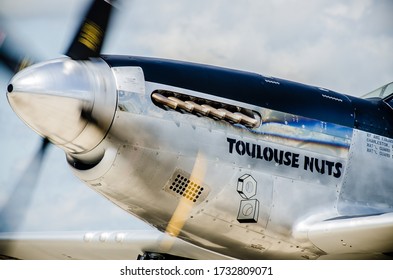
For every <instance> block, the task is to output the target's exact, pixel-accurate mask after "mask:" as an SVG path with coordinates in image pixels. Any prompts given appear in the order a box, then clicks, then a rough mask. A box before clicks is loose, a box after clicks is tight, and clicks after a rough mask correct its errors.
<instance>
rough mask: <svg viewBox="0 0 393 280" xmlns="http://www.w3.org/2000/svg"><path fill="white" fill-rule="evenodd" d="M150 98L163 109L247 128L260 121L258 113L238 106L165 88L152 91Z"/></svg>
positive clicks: (257, 124)
mask: <svg viewBox="0 0 393 280" xmlns="http://www.w3.org/2000/svg"><path fill="white" fill-rule="evenodd" d="M151 98H152V100H153V102H154V103H155V104H156V105H157V106H160V107H162V108H164V109H172V110H176V111H179V112H182V113H189V114H193V115H198V116H205V117H210V118H213V119H215V120H223V121H227V122H229V123H232V124H241V125H244V126H246V127H249V128H254V127H257V126H259V125H260V123H261V118H260V116H259V114H258V113H256V112H254V111H252V110H249V109H245V108H242V107H239V106H234V105H230V104H225V103H220V102H217V101H212V100H207V99H203V98H199V97H195V96H190V95H185V94H180V93H176V92H172V91H166V90H157V91H155V92H153V94H152V95H151Z"/></svg>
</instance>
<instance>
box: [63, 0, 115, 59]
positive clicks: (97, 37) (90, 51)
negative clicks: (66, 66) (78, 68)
mask: <svg viewBox="0 0 393 280" xmlns="http://www.w3.org/2000/svg"><path fill="white" fill-rule="evenodd" d="M111 2H113V1H109V0H94V1H93V2H92V4H91V6H90V8H89V9H88V11H87V13H86V16H85V18H84V20H83V21H82V23H81V25H80V27H79V29H78V31H77V33H76V34H75V37H74V40H73V41H72V43H71V45H70V47H69V49H68V51H67V52H66V55H67V56H69V57H71V58H72V59H74V60H86V59H88V58H89V57H98V56H99V55H100V52H101V48H102V45H103V42H104V37H105V33H106V29H107V27H108V23H109V19H110V16H111V11H112V4H111Z"/></svg>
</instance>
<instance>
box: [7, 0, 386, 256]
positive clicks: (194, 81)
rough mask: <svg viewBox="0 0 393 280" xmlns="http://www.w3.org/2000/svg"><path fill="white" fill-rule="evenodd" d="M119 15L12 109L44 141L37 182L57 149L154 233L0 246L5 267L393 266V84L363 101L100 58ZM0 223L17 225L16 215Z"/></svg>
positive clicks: (16, 86)
mask: <svg viewBox="0 0 393 280" xmlns="http://www.w3.org/2000/svg"><path fill="white" fill-rule="evenodd" d="M111 9H112V5H111V4H110V3H109V2H108V1H103V0H95V1H93V2H92V4H91V6H90V8H89V9H88V12H87V14H86V17H85V19H84V20H83V21H82V23H81V26H80V28H79V29H78V31H77V33H76V36H75V38H74V39H73V40H72V43H71V44H70V46H69V48H68V51H67V52H66V56H67V57H66V58H59V59H56V60H50V61H45V62H41V63H37V64H34V65H32V66H30V67H27V68H24V66H23V67H22V68H24V69H23V70H21V71H18V73H16V74H15V76H14V77H13V78H12V79H11V81H10V83H9V85H8V87H7V97H8V100H9V103H10V105H11V107H12V108H13V110H14V111H15V113H16V114H17V115H18V116H19V117H20V118H21V119H22V120H23V121H24V122H25V123H26V124H27V125H28V126H30V127H31V128H32V129H33V130H34V131H35V132H37V133H38V134H39V135H41V136H42V137H43V139H44V141H43V144H42V147H41V149H40V150H39V151H38V152H37V157H36V158H35V160H36V161H35V162H34V163H32V164H31V165H32V167H34V168H35V169H34V172H35V173H37V172H39V167H40V163H41V161H42V158H43V156H44V153H45V151H46V149H47V146H48V142H51V143H52V144H54V145H55V146H57V147H59V148H60V149H62V150H64V152H65V154H66V159H67V162H68V164H69V166H70V169H71V170H72V172H73V173H74V174H75V176H77V177H78V178H79V179H80V180H82V181H83V182H84V183H85V184H86V185H87V186H88V187H90V188H92V189H93V190H95V191H96V192H97V193H98V194H101V195H102V196H104V197H106V198H107V199H108V200H110V201H111V202H113V203H114V204H115V205H117V206H118V207H120V208H122V209H124V210H125V211H127V212H128V213H130V214H131V215H133V216H136V217H138V218H139V219H141V220H143V221H145V222H146V223H147V224H149V225H151V226H153V227H154V228H156V229H158V231H151V232H135V231H119V232H84V233H59V234H48V233H46V234H36V235H32V234H20V235H13V234H2V235H1V236H0V237H1V241H0V254H1V255H3V256H4V257H7V258H41V259H46V258H58V259H82V258H87V259H99V258H136V257H137V255H139V258H140V259H149V258H153V259H171V258H191V259H195V258H207V259H212V258H237V259H318V258H344V259H346V258H390V257H391V254H392V252H393V238H392V237H393V213H392V206H393V191H392V187H391V185H392V184H391V183H390V174H391V173H392V171H393V170H392V169H393V167H392V164H391V162H392V159H393V136H392V134H393V130H392V124H391V123H392V122H391V120H392V117H393V116H392V107H393V101H392V99H393V95H392V93H393V84H388V85H385V86H383V87H381V88H379V89H377V90H376V91H373V92H372V93H370V94H368V95H366V96H364V97H363V98H359V97H353V96H349V95H345V94H341V93H338V92H334V91H331V90H328V89H325V88H321V87H315V86H308V85H304V84H300V83H296V82H291V81H287V80H283V79H279V78H274V77H267V76H263V75H260V74H254V73H249V72H243V71H238V70H231V69H226V68H220V67H215V66H210V65H201V64H195V63H189V62H181V61H174V60H166V59H158V58H146V57H136V56H118V55H102V54H100V51H101V47H102V43H103V40H104V37H105V30H106V27H107V24H108V21H109V17H110V14H111ZM8 64H9V65H13V66H15V65H18V64H19V63H18V62H12V63H8ZM25 183H26V182H25ZM31 184H33V183H31ZM4 208H7V206H6V207H4ZM0 216H1V218H2V222H3V223H4V224H8V223H9V222H10V221H8V220H7V209H1V211H0ZM5 228H7V227H5ZM158 232H162V233H163V234H159V233H158Z"/></svg>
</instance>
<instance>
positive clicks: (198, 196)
mask: <svg viewBox="0 0 393 280" xmlns="http://www.w3.org/2000/svg"><path fill="white" fill-rule="evenodd" d="M190 177H191V176H190V174H188V173H187V172H185V171H183V170H180V169H178V170H176V171H175V173H173V175H172V177H171V178H170V179H169V181H168V182H167V183H166V185H165V187H164V190H165V191H166V192H168V193H170V194H172V195H174V196H175V197H177V198H179V199H181V198H185V199H187V200H189V201H191V202H193V203H195V204H199V203H200V202H202V201H203V200H205V198H206V197H207V195H208V193H209V188H208V187H207V186H206V185H203V184H201V183H197V182H196V181H195V180H192V178H190Z"/></svg>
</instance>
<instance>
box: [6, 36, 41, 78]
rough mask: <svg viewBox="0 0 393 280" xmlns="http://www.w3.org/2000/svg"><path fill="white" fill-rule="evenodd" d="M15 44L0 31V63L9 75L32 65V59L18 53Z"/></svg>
mask: <svg viewBox="0 0 393 280" xmlns="http://www.w3.org/2000/svg"><path fill="white" fill-rule="evenodd" d="M16 46H17V44H16V43H15V42H14V41H13V40H12V39H11V38H10V36H8V34H7V33H6V32H5V31H3V30H0V61H1V62H3V63H4V64H5V65H6V66H7V68H8V69H9V70H10V71H11V73H17V72H19V71H20V70H22V69H24V68H26V67H27V66H30V65H32V64H33V59H32V58H31V57H30V56H29V55H22V54H21V53H18V51H17V50H18V48H17V47H16Z"/></svg>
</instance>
